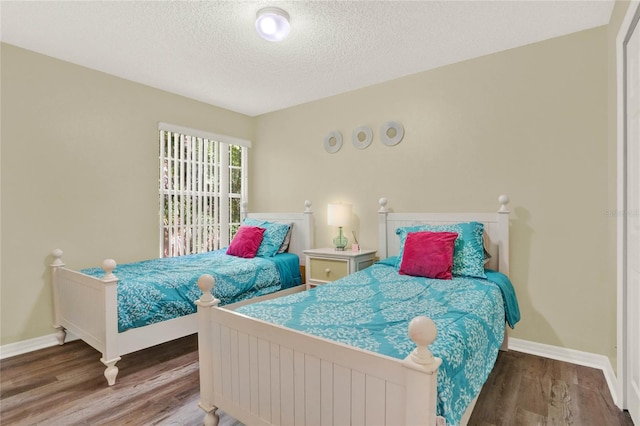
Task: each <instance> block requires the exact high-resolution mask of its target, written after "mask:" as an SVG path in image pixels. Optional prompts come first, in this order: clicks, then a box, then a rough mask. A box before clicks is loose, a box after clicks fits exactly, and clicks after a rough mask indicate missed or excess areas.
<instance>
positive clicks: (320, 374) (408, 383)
mask: <svg viewBox="0 0 640 426" xmlns="http://www.w3.org/2000/svg"><path fill="white" fill-rule="evenodd" d="M508 201H509V199H508V197H506V196H501V197H500V198H499V202H500V209H499V211H498V212H497V213H457V214H450V213H449V214H441V213H415V214H414V213H394V212H390V211H389V210H388V209H387V208H386V200H385V199H381V200H380V209H379V211H378V215H379V246H378V255H379V257H380V259H381V261H380V262H378V263H377V264H375V265H373V266H371V267H369V268H367V269H365V270H363V271H359V272H357V273H355V274H352V275H349V276H347V277H345V278H343V279H340V280H338V281H335V282H333V283H329V284H325V285H323V286H318V287H317V288H315V289H313V290H310V291H304V290H301V289H299V288H292V289H289V290H285V291H282V292H278V293H277V294H275V295H277V296H278V297H274V295H267V296H264V297H258V298H255V299H251V300H248V301H241V302H238V303H235V304H229V305H225V306H218V300H217V299H216V298H215V297H213V296H212V295H211V289H212V288H214V285H215V284H214V279H213V278H212V277H210V276H207V275H205V276H203V277H201V278H200V279H199V281H198V285H199V287H200V288H201V290H202V292H203V295H202V297H201V298H200V299H199V300H198V301H197V302H196V304H197V305H198V316H199V319H198V321H199V330H198V347H199V362H200V403H199V405H200V407H201V408H202V409H203V410H204V411H205V413H206V414H205V419H204V423H205V424H207V425H216V424H217V422H218V416H217V414H216V411H217V410H218V409H221V410H223V411H224V412H226V413H228V414H229V415H231V416H232V417H234V418H236V419H238V420H240V421H241V422H243V423H245V424H247V425H252V426H253V425H272V424H274V425H275V424H306V425H313V424H317V425H332V424H334V425H344V424H354V425H371V424H376V425H377V424H387V425H402V424H412V425H436V424H466V422H467V421H468V419H469V416H470V413H471V411H472V409H473V405H474V404H475V399H476V398H477V395H478V394H479V392H480V388H481V386H482V384H483V383H484V382H485V380H486V378H487V376H488V374H489V372H490V371H491V369H492V368H493V365H494V363H495V359H496V357H497V352H498V349H499V348H501V347H502V348H505V347H506V345H507V342H506V339H507V333H506V330H507V326H506V325H505V323H507V324H508V326H513V325H514V324H515V323H516V322H517V321H518V320H519V311H518V307H517V300H516V299H515V294H514V292H513V287H512V286H511V283H510V281H509V279H508V278H507V275H508V272H509V211H508V209H507V203H508ZM462 224H466V225H462ZM468 224H472V225H469V230H470V231H469V232H471V234H474V233H475V235H472V238H474V239H476V240H477V237H478V233H480V243H479V244H480V250H481V251H480V254H479V255H478V254H477V253H474V251H475V252H477V250H470V249H469V247H467V244H466V242H465V244H464V246H460V247H458V246H456V252H455V253H456V254H455V256H454V260H453V273H454V276H453V279H451V280H441V279H430V278H425V277H424V276H413V274H411V273H406V271H404V272H403V273H399V271H402V270H403V268H405V259H406V258H407V257H408V256H409V254H407V251H408V250H409V248H408V247H410V246H409V238H410V237H409V236H410V235H412V233H417V234H420V233H421V231H432V232H427V234H429V233H436V232H441V231H451V232H456V233H458V235H459V237H458V239H457V240H456V244H457V241H458V240H462V236H463V235H467V234H468V230H467V229H466V228H465V227H466V226H467V225H468ZM396 231H398V233H397V232H396ZM421 234H422V235H424V234H425V233H421ZM471 234H468V235H471ZM468 235H467V237H468ZM399 237H400V238H399ZM411 238H413V237H411ZM464 241H468V239H467V240H464ZM476 242H477V241H476ZM476 248H477V247H476ZM412 249H413V248H411V250H412ZM483 249H484V250H486V253H484V254H483V253H482V250H483ZM403 251H404V252H405V253H404V254H403ZM458 255H460V256H462V257H459V256H458ZM478 256H480V262H481V266H480V269H478V268H477V267H475V269H474V268H473V267H470V265H472V264H473V265H477V263H478ZM472 258H473V259H474V260H473V262H467V260H469V259H472ZM456 259H458V260H461V262H462V263H458V264H457V263H456V262H457V260H456ZM465 262H467V263H468V264H467V263H465ZM485 262H486V264H485ZM460 268H462V269H460ZM485 268H486V269H485ZM418 275H419V274H418ZM280 296H281V297H280ZM414 348H415V349H414Z"/></svg>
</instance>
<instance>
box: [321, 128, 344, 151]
mask: <svg viewBox="0 0 640 426" xmlns="http://www.w3.org/2000/svg"><path fill="white" fill-rule="evenodd" d="M340 148H342V133H340V132H337V131H333V132H329V133H328V134H327V136H325V138H324V149H325V151H327V152H328V153H329V154H333V153H334V152H338V151H340Z"/></svg>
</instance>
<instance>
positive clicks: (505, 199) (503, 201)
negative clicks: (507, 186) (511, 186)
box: [498, 194, 509, 213]
mask: <svg viewBox="0 0 640 426" xmlns="http://www.w3.org/2000/svg"><path fill="white" fill-rule="evenodd" d="M498 202H499V203H500V210H498V212H500V213H509V208H508V207H507V204H509V196H508V195H507V194H502V195H500V196H499V197H498Z"/></svg>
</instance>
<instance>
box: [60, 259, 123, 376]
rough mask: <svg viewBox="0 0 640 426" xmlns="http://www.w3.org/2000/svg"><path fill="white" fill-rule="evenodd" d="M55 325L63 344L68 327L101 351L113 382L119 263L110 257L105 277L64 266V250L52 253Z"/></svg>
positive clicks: (107, 374)
mask: <svg viewBox="0 0 640 426" xmlns="http://www.w3.org/2000/svg"><path fill="white" fill-rule="evenodd" d="M52 255H53V257H54V261H53V262H52V263H51V274H52V282H53V304H54V307H53V308H54V309H53V311H54V324H53V327H54V328H56V329H57V330H58V331H57V333H56V336H57V338H58V341H59V343H60V344H63V343H64V338H65V336H66V332H67V330H68V331H70V332H71V333H73V334H74V335H75V336H77V337H78V338H80V339H82V340H83V341H85V342H86V343H88V344H89V345H91V346H92V347H93V348H95V349H96V350H98V351H99V352H101V353H102V358H101V359H100V361H101V362H102V363H103V364H104V365H105V366H106V367H107V368H106V369H105V372H104V375H105V377H106V379H107V382H108V383H109V385H110V386H111V385H113V384H114V383H115V380H116V376H117V375H118V367H116V366H115V364H116V363H117V362H118V361H119V360H120V356H119V354H118V348H117V336H118V305H117V284H118V279H117V278H116V277H115V275H113V270H114V269H115V267H116V262H115V261H114V260H113V259H107V260H105V261H104V262H103V264H102V268H103V269H104V271H105V275H104V277H103V278H102V279H98V278H94V277H90V276H88V275H85V274H82V273H80V272H77V271H73V270H70V269H67V268H65V267H64V266H65V265H64V262H63V261H62V259H61V257H62V250H60V249H56V250H54V251H53V253H52Z"/></svg>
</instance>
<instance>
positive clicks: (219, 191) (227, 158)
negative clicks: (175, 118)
mask: <svg viewBox="0 0 640 426" xmlns="http://www.w3.org/2000/svg"><path fill="white" fill-rule="evenodd" d="M167 132H168V133H171V136H170V137H171V138H173V137H175V135H178V136H182V137H185V138H189V140H190V143H193V142H194V141H193V139H195V143H196V144H198V143H201V145H200V148H202V146H203V145H202V144H204V146H206V145H207V142H210V143H213V144H214V145H213V146H214V148H213V149H214V162H213V164H211V163H210V162H209V164H208V165H207V166H202V167H208V168H209V171H208V173H212V174H209V175H207V176H211V177H213V178H214V179H215V182H214V183H213V190H212V191H211V190H209V191H208V193H207V194H206V195H204V194H203V193H202V192H201V191H200V192H198V191H196V190H191V191H190V190H188V189H186V188H183V187H180V188H179V189H175V188H172V187H171V185H170V184H167V183H166V182H167V179H166V178H167V176H168V175H167V172H166V161H167V159H169V161H170V162H171V161H174V162H175V161H178V160H179V161H181V162H182V161H184V164H185V165H186V164H188V165H187V166H186V169H187V171H189V170H190V167H191V166H193V165H194V164H196V163H197V162H198V161H199V160H201V159H202V158H200V159H196V160H193V159H183V157H182V155H181V156H180V157H179V158H178V160H177V159H176V157H171V156H165V155H164V154H165V149H164V147H165V145H164V144H165V141H166V137H167V136H166V133H167ZM174 143H175V142H174ZM234 146H236V147H238V149H240V150H241V151H240V159H241V160H240V164H239V165H237V164H235V165H234V164H232V155H233V151H234V149H233V147H234ZM250 147H251V142H250V141H247V140H244V139H240V138H235V137H232V136H227V135H221V134H215V133H210V132H206V131H202V130H197V129H192V128H188V127H184V126H178V125H174V124H168V123H162V122H161V123H158V150H159V155H158V160H159V161H158V163H159V164H158V173H159V176H158V226H159V242H158V247H159V256H160V257H173V256H176V255H180V254H190V253H199V252H202V251H204V249H203V247H202V246H200V247H191V249H190V251H189V252H186V251H185V252H181V251H182V250H180V249H181V248H187V246H189V243H181V244H179V248H178V250H174V247H176V245H175V244H174V245H170V246H169V247H165V241H166V240H165V230H166V229H167V228H168V227H169V228H171V227H173V229H174V230H176V229H177V228H176V227H177V225H176V224H172V223H169V224H168V225H166V224H165V209H166V208H171V207H170V206H171V205H172V204H171V202H169V203H165V199H166V197H167V195H170V196H174V197H185V198H187V199H188V198H189V197H194V196H200V197H202V196H206V197H207V198H208V201H209V203H208V204H207V205H211V204H213V207H211V210H206V211H205V214H212V215H213V218H214V220H213V222H212V224H213V228H214V231H213V232H214V235H215V234H217V235H216V236H215V237H214V240H213V246H212V247H210V249H219V248H222V247H225V246H227V245H228V244H229V241H231V238H232V237H233V234H234V233H235V231H236V230H237V228H238V226H239V225H240V221H241V220H242V217H241V214H242V212H241V206H242V205H243V204H244V203H246V200H247V194H248V176H247V175H248V151H249V148H250ZM193 149H195V147H193ZM205 161H208V159H207V160H205ZM233 170H240V193H239V194H238V193H231V190H232V183H233V180H232V179H231V175H232V173H233ZM194 173H196V174H197V172H194ZM193 179H194V180H195V178H193ZM234 200H237V201H234ZM232 203H237V204H236V205H237V210H238V211H237V218H236V217H231V216H232V213H231V209H232ZM187 204H189V203H188V202H187ZM167 205H168V206H169V207H167ZM216 209H217V212H216ZM202 212H203V211H202V210H200V213H201V214H202ZM234 219H237V221H236V220H234ZM232 220H234V221H233V222H231V221H232ZM187 222H188V223H187V224H186V225H185V224H183V225H180V226H181V227H182V228H183V229H185V230H186V229H188V230H189V232H192V233H193V229H192V228H193V227H194V226H196V225H193V224H192V222H191V221H187ZM188 226H190V227H191V228H188ZM216 231H218V232H216ZM192 238H193V237H192ZM173 239H174V237H171V236H170V237H169V240H173ZM194 246H197V244H194ZM194 249H195V250H194Z"/></svg>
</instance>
